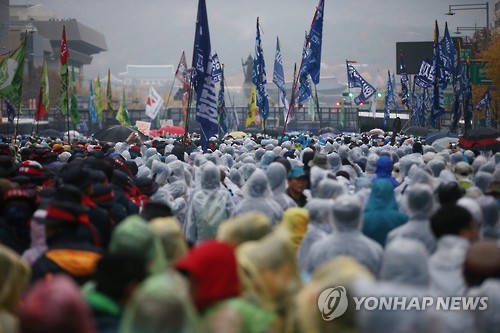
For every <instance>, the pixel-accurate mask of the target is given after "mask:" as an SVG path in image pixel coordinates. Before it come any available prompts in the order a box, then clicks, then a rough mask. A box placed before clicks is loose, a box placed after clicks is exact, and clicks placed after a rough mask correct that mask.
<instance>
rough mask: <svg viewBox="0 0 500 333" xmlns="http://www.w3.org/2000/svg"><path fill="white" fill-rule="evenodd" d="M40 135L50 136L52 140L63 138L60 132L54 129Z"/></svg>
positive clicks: (44, 131)
mask: <svg viewBox="0 0 500 333" xmlns="http://www.w3.org/2000/svg"><path fill="white" fill-rule="evenodd" d="M38 134H39V135H40V136H42V137H47V136H50V137H52V138H60V137H61V136H62V135H61V132H60V131H58V130H56V129H53V128H49V129H45V130H43V131H41V132H40V133H38Z"/></svg>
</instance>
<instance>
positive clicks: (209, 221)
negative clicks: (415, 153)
mask: <svg viewBox="0 0 500 333" xmlns="http://www.w3.org/2000/svg"><path fill="white" fill-rule="evenodd" d="M200 176H201V179H199V180H197V182H198V181H199V182H200V188H201V190H199V191H193V192H192V193H191V195H190V197H189V200H188V208H187V214H186V223H185V224H184V235H185V237H186V239H187V241H188V242H190V243H192V244H194V243H197V242H201V241H204V240H207V239H210V238H215V236H216V234H217V229H218V227H219V225H220V223H221V222H222V221H224V220H226V219H228V218H229V217H230V216H231V214H232V211H233V209H234V204H233V200H232V198H231V194H230V193H229V192H228V191H227V190H225V189H222V188H221V177H220V171H219V168H218V167H217V166H216V165H215V164H213V163H212V162H206V163H205V164H204V165H203V167H202V168H201V174H200Z"/></svg>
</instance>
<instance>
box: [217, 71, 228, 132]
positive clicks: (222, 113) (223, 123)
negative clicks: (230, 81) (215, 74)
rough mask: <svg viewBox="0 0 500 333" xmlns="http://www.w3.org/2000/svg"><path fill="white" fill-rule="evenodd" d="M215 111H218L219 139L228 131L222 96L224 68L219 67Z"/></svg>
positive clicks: (224, 102) (224, 103) (223, 97)
mask: <svg viewBox="0 0 500 333" xmlns="http://www.w3.org/2000/svg"><path fill="white" fill-rule="evenodd" d="M217 109H218V111H219V138H222V137H224V135H226V133H227V131H228V127H229V124H228V119H227V118H228V117H227V112H226V101H225V96H224V67H223V66H221V77H220V90H219V98H218V101H217Z"/></svg>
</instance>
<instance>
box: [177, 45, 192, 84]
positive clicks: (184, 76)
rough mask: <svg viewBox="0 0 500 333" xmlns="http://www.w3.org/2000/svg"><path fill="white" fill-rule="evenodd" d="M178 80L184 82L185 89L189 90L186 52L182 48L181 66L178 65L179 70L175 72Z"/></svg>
mask: <svg viewBox="0 0 500 333" xmlns="http://www.w3.org/2000/svg"><path fill="white" fill-rule="evenodd" d="M175 76H176V77H177V80H179V82H180V83H181V84H182V87H183V88H184V91H189V73H188V68H187V62H186V54H185V53H184V50H182V55H181V60H180V61H179V66H177V71H176V72H175Z"/></svg>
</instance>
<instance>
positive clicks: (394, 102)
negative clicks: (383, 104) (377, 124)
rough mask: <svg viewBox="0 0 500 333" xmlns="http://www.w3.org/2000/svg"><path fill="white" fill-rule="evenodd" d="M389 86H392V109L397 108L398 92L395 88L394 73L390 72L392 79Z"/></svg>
mask: <svg viewBox="0 0 500 333" xmlns="http://www.w3.org/2000/svg"><path fill="white" fill-rule="evenodd" d="M391 88H392V101H391V102H392V107H393V108H394V109H397V108H398V99H399V98H398V92H397V90H396V77H395V75H394V73H392V81H391Z"/></svg>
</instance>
